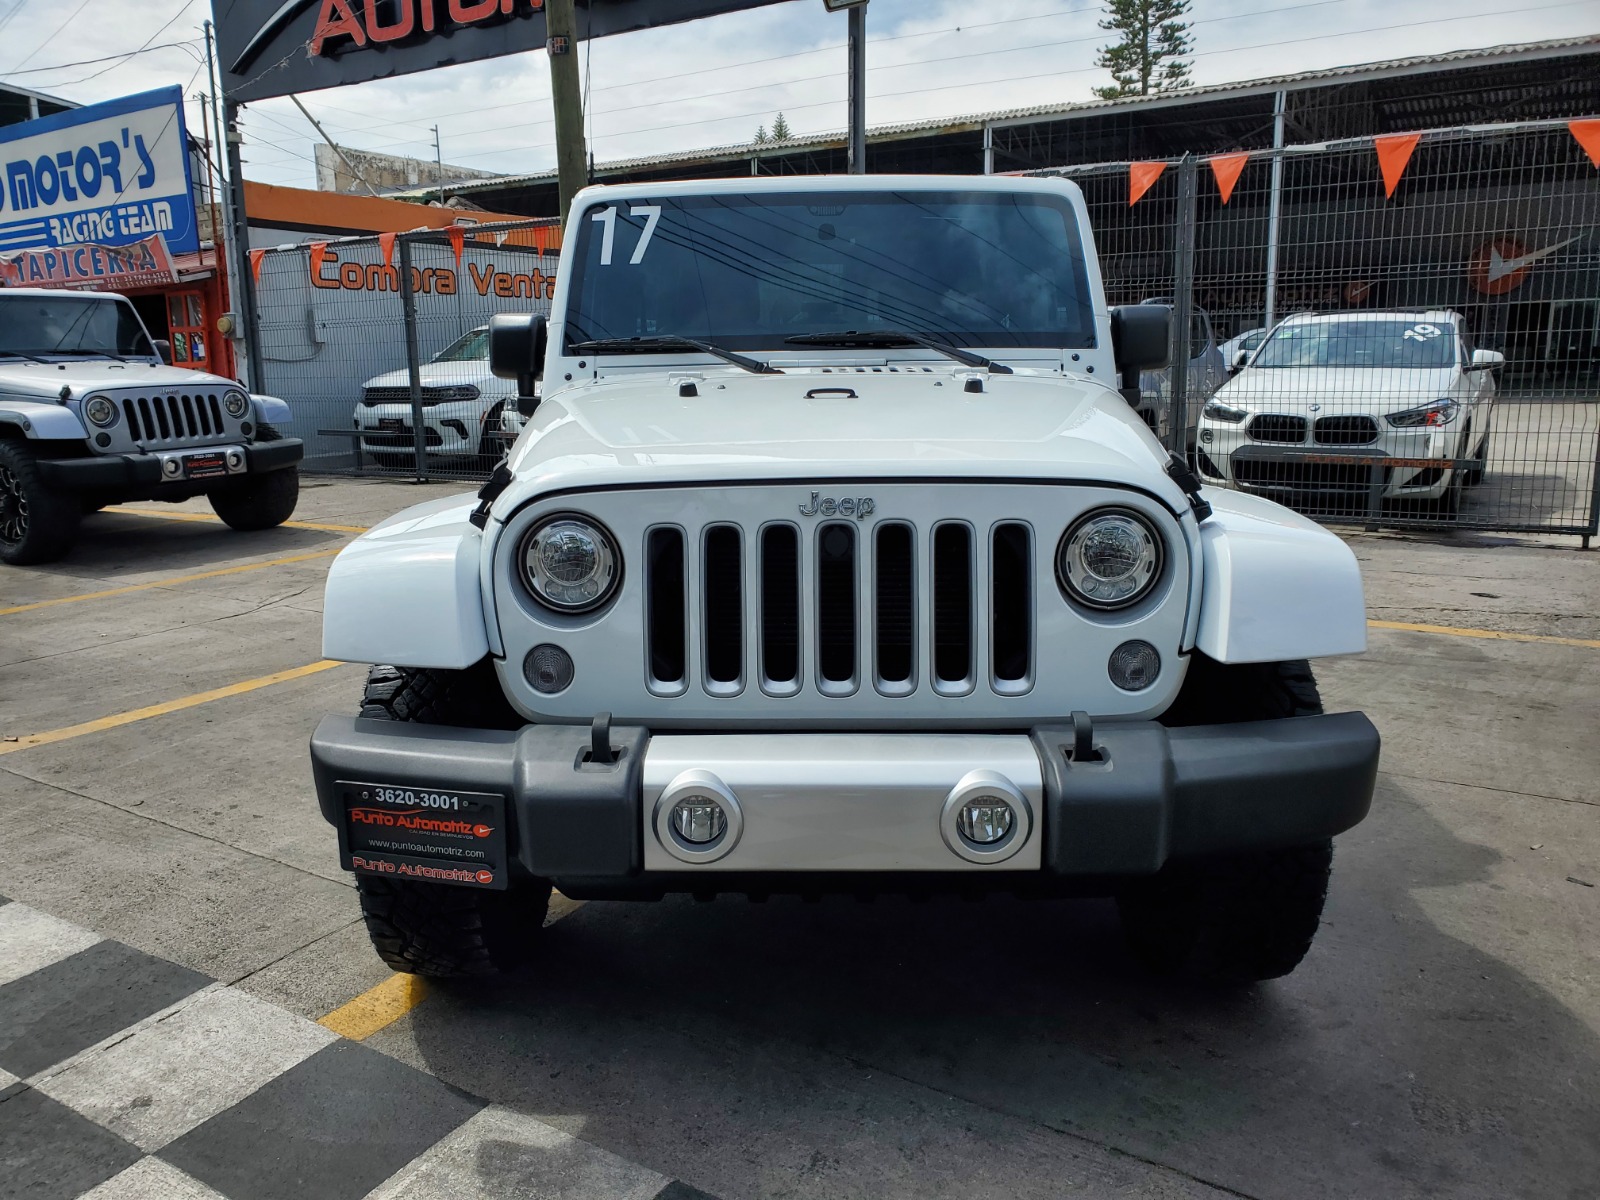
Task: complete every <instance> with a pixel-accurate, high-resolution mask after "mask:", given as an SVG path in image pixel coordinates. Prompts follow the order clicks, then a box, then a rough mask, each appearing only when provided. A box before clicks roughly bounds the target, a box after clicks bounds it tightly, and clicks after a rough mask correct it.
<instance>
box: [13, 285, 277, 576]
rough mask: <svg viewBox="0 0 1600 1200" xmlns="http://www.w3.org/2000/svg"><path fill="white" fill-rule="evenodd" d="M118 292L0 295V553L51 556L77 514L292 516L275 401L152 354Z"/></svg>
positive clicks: (74, 528)
mask: <svg viewBox="0 0 1600 1200" xmlns="http://www.w3.org/2000/svg"><path fill="white" fill-rule="evenodd" d="M163 355H164V351H163V348H162V347H161V346H160V345H159V344H158V343H157V342H156V341H155V340H154V339H152V338H151V337H150V334H149V331H148V330H146V329H145V327H144V324H143V322H141V321H140V320H139V314H138V313H137V312H136V311H135V310H134V307H133V305H132V304H130V303H129V302H128V301H127V300H126V299H125V298H124V297H122V296H113V295H106V294H96V293H82V292H64V291H51V290H46V289H39V288H6V289H4V290H0V562H5V563H10V564H13V565H16V566H23V565H27V564H31V563H45V562H51V561H53V560H55V559H58V558H61V557H62V556H63V555H65V554H66V553H67V552H68V551H69V550H71V548H72V544H73V540H74V538H75V537H76V535H77V532H78V523H79V521H80V520H81V519H82V518H83V516H84V514H85V513H89V512H93V511H95V510H96V509H98V508H101V507H103V506H105V505H107V504H119V503H121V502H123V501H126V500H168V501H179V500H188V499H191V498H193V497H195V496H205V497H206V498H207V499H209V500H210V501H211V507H212V508H213V509H215V510H216V513H217V515H218V516H220V517H221V518H222V519H223V520H224V521H226V522H227V523H228V524H229V525H230V526H231V527H233V528H234V529H241V530H254V529H269V528H271V527H272V526H274V525H281V524H282V523H283V522H284V521H287V520H288V519H289V518H290V517H291V516H293V515H294V508H295V504H296V503H297V502H298V500H299V498H300V470H299V464H300V460H301V458H302V457H303V456H304V447H303V446H302V445H301V443H300V441H299V440H298V439H297V438H288V437H284V436H282V434H281V433H280V430H281V429H282V427H283V426H285V425H286V424H287V423H288V420H289V406H288V405H287V404H285V403H284V402H283V401H282V400H278V399H275V398H274V397H271V396H252V395H250V394H248V393H247V392H245V390H244V389H243V388H241V387H240V386H239V385H238V384H237V383H235V382H233V381H232V380H231V379H224V378H222V377H221V376H219V375H208V374H207V373H205V372H204V371H188V370H183V369H181V368H178V367H172V366H168V365H166V364H165V363H163V361H162V358H163Z"/></svg>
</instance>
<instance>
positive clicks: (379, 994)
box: [317, 892, 583, 1042]
mask: <svg viewBox="0 0 1600 1200" xmlns="http://www.w3.org/2000/svg"><path fill="white" fill-rule="evenodd" d="M582 907H583V901H582V900H571V899H568V898H567V897H566V896H563V895H562V894H561V893H560V892H552V893H550V911H549V915H548V916H546V918H545V924H547V925H553V924H555V923H556V922H557V921H559V920H561V918H562V917H566V916H570V915H571V914H572V913H574V912H576V911H577V910H578V909H580V908H582ZM427 996H428V985H427V981H426V980H424V979H420V978H418V977H417V976H415V975H391V976H389V978H387V979H385V980H384V981H383V982H382V983H380V984H378V986H377V987H372V988H368V989H367V990H366V991H364V992H362V993H361V995H359V996H357V997H356V998H355V999H354V1000H351V1001H350V1002H349V1003H347V1004H341V1005H340V1006H339V1007H338V1008H336V1009H334V1010H333V1011H332V1012H331V1013H329V1014H328V1015H327V1016H324V1017H318V1018H317V1024H318V1025H322V1026H325V1027H326V1028H328V1029H331V1030H333V1031H334V1032H335V1033H337V1034H338V1035H339V1036H340V1037H347V1038H349V1039H350V1040H351V1041H353V1042H364V1041H366V1040H367V1039H368V1038H369V1037H371V1036H372V1035H373V1034H375V1033H377V1032H378V1031H379V1030H380V1029H387V1028H388V1027H389V1026H390V1025H393V1024H394V1023H395V1022H396V1021H398V1020H399V1019H400V1018H401V1017H403V1016H405V1015H406V1014H407V1013H408V1012H410V1011H411V1010H412V1009H414V1008H415V1007H416V1006H417V1005H419V1004H421V1003H422V1002H423V1001H424V1000H425V999H427Z"/></svg>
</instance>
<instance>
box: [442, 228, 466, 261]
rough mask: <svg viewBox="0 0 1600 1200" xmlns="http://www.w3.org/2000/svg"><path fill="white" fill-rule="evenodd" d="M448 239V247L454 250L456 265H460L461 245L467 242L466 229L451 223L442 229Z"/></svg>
mask: <svg viewBox="0 0 1600 1200" xmlns="http://www.w3.org/2000/svg"><path fill="white" fill-rule="evenodd" d="M444 235H445V236H446V237H447V238H449V239H450V248H451V249H452V250H454V251H455V252H456V266H457V267H460V266H461V247H462V246H464V245H466V244H467V231H466V230H465V229H463V228H462V227H461V226H460V225H451V226H450V227H449V228H448V229H446V230H445V231H444Z"/></svg>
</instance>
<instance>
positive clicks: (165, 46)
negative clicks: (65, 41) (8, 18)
mask: <svg viewBox="0 0 1600 1200" xmlns="http://www.w3.org/2000/svg"><path fill="white" fill-rule="evenodd" d="M4 22H5V18H4V17H0V26H3V25H4ZM199 42H200V39H199V38H187V39H185V40H184V41H181V42H162V43H161V44H160V45H159V46H145V47H143V48H142V49H139V50H124V51H122V52H121V53H120V54H107V55H104V56H103V57H101V58H81V59H79V60H78V61H77V62H66V63H56V64H55V66H53V67H29V68H28V69H27V70H26V71H0V78H10V77H11V76H13V75H43V74H45V73H46V72H49V71H65V70H66V69H67V68H68V67H92V66H95V65H96V64H98V63H103V62H112V61H113V60H115V61H118V62H120V61H123V60H125V59H129V58H132V57H133V56H134V55H135V54H154V53H155V52H156V51H157V50H171V49H172V48H173V47H175V46H182V47H183V48H184V49H189V48H190V47H193V46H195V45H198V44H199ZM80 82H81V81H80Z"/></svg>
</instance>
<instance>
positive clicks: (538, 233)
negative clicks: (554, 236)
mask: <svg viewBox="0 0 1600 1200" xmlns="http://www.w3.org/2000/svg"><path fill="white" fill-rule="evenodd" d="M533 248H534V249H535V250H537V251H538V252H539V253H540V254H549V253H550V235H549V233H548V232H547V231H546V230H545V227H544V226H543V225H537V226H535V227H534V230H533Z"/></svg>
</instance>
